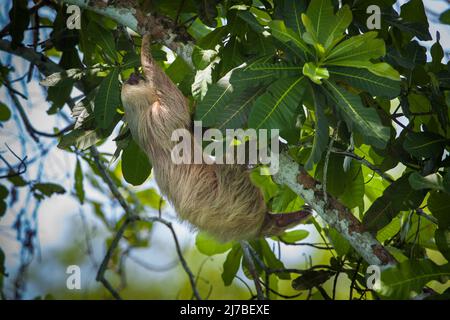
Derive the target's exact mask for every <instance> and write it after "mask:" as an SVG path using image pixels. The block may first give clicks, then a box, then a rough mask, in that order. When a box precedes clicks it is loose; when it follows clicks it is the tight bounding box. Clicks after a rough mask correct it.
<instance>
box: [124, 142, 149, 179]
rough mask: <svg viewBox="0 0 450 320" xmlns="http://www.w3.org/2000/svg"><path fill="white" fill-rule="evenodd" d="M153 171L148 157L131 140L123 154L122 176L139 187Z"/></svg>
mask: <svg viewBox="0 0 450 320" xmlns="http://www.w3.org/2000/svg"><path fill="white" fill-rule="evenodd" d="M151 170H152V167H151V165H150V163H149V160H148V158H147V155H146V154H145V153H144V151H142V149H141V148H140V147H139V146H138V144H137V143H136V142H134V140H131V141H130V143H129V144H128V146H127V147H126V148H125V149H124V150H123V153H122V174H123V177H124V179H125V181H127V182H128V183H130V184H132V185H134V186H138V185H140V184H142V183H144V181H145V180H147V178H148V177H149V175H150V172H151Z"/></svg>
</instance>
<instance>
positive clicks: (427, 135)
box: [403, 132, 446, 158]
mask: <svg viewBox="0 0 450 320" xmlns="http://www.w3.org/2000/svg"><path fill="white" fill-rule="evenodd" d="M445 141H446V140H445V139H444V138H443V137H441V136H439V135H437V134H433V133H431V132H409V133H408V134H407V136H406V139H405V141H404V142H403V148H405V150H406V151H408V152H409V153H411V154H412V155H413V156H414V157H418V158H422V157H423V158H433V157H436V156H438V155H439V154H441V153H442V150H443V148H444V146H445Z"/></svg>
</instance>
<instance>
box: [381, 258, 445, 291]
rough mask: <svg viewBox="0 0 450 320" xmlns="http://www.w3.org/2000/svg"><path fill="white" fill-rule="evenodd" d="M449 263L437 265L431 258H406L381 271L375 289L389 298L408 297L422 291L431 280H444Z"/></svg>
mask: <svg viewBox="0 0 450 320" xmlns="http://www.w3.org/2000/svg"><path fill="white" fill-rule="evenodd" d="M449 276H450V265H449V264H445V265H442V266H438V265H436V264H435V263H433V262H432V261H431V260H406V261H404V262H401V263H399V264H397V265H395V266H392V267H390V268H389V269H386V270H384V271H383V272H382V273H381V287H380V288H378V289H377V290H376V291H377V292H378V293H379V294H380V295H382V296H385V297H387V298H390V299H410V298H413V297H414V296H416V295H418V294H420V293H421V292H422V289H423V287H424V286H425V285H426V284H427V283H428V282H430V281H431V280H438V281H441V282H445V281H446V280H447V279H448V277H449Z"/></svg>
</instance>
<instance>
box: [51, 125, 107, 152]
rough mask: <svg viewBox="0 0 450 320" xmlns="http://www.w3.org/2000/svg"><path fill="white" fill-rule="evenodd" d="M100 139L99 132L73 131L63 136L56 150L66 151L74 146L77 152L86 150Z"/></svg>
mask: <svg viewBox="0 0 450 320" xmlns="http://www.w3.org/2000/svg"><path fill="white" fill-rule="evenodd" d="M100 139H101V135H100V134H99V130H86V131H85V130H81V129H75V130H72V131H71V132H69V133H68V134H66V135H64V136H63V137H62V138H61V140H60V141H59V143H58V148H60V149H67V148H69V147H70V146H73V145H74V146H75V147H76V148H77V149H79V150H86V149H87V148H89V147H92V146H93V145H95V144H96V143H97V142H99V141H100Z"/></svg>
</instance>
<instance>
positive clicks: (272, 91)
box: [248, 77, 305, 140]
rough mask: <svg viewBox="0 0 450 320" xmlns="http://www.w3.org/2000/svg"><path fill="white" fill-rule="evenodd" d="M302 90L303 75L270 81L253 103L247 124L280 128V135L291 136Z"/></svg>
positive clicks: (260, 127) (288, 137) (256, 126)
mask: <svg viewBox="0 0 450 320" xmlns="http://www.w3.org/2000/svg"><path fill="white" fill-rule="evenodd" d="M304 91H305V81H304V77H299V78H295V77H290V78H285V79H280V80H278V81H276V82H274V83H272V84H271V85H270V86H269V87H268V88H267V92H266V93H265V94H263V95H261V96H260V97H259V98H258V99H256V101H255V103H254V104H253V107H252V110H251V112H250V116H249V119H248V126H249V127H250V128H254V129H280V135H281V136H282V137H284V138H286V139H288V140H289V139H290V138H291V137H293V134H292V132H293V131H294V130H295V122H296V116H297V108H298V107H299V105H300V104H301V101H302V99H303V93H304Z"/></svg>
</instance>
